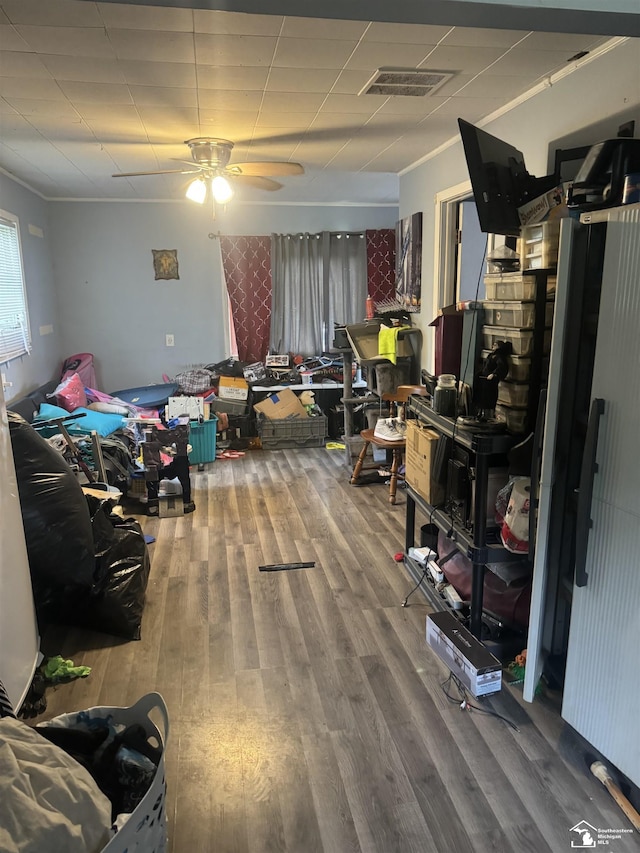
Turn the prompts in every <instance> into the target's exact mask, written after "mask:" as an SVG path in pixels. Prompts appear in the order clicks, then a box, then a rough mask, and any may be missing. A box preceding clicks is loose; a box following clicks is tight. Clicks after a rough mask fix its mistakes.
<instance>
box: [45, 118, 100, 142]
mask: <svg viewBox="0 0 640 853" xmlns="http://www.w3.org/2000/svg"><path fill="white" fill-rule="evenodd" d="M29 123H30V124H31V125H32V126H33V127H35V128H36V130H38V131H39V132H40V133H41V134H42V135H43V136H46V137H48V138H50V139H66V140H70V139H74V140H80V141H85V142H95V133H94V132H93V130H92V128H91V127H89V125H88V124H87V123H86V122H84V121H83V120H82V119H81V118H80V117H79V116H76V117H75V118H70V117H69V118H61V117H60V116H31V117H30V118H29Z"/></svg>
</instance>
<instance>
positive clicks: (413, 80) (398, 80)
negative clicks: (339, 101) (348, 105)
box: [358, 68, 453, 97]
mask: <svg viewBox="0 0 640 853" xmlns="http://www.w3.org/2000/svg"><path fill="white" fill-rule="evenodd" d="M452 77H453V74H452V73H451V72H448V71H430V70H428V69H426V68H425V69H423V68H379V69H378V70H377V71H376V73H375V74H374V75H373V77H372V78H371V79H370V80H369V81H368V83H367V84H366V86H365V87H364V88H363V89H362V90H361V91H360V92H358V94H359V95H402V96H404V97H423V96H424V95H433V93H434V92H435V91H436V90H437V89H439V88H440V86H442V85H443V84H444V83H446V82H447V80H450V79H451V78H452Z"/></svg>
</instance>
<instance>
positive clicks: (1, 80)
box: [0, 77, 65, 101]
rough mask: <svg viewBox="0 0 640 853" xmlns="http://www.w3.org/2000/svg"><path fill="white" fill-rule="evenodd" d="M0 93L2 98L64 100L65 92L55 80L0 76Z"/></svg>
mask: <svg viewBox="0 0 640 853" xmlns="http://www.w3.org/2000/svg"><path fill="white" fill-rule="evenodd" d="M0 95H2V96H3V97H4V98H10V99H14V98H33V99H35V100H44V99H45V98H46V99H48V100H52V101H64V99H65V94H64V92H62V91H61V89H60V86H59V85H58V84H57V83H56V81H55V80H52V79H51V78H49V79H48V80H42V79H40V80H30V79H29V78H28V77H0Z"/></svg>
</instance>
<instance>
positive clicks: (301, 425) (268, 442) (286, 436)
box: [258, 415, 327, 450]
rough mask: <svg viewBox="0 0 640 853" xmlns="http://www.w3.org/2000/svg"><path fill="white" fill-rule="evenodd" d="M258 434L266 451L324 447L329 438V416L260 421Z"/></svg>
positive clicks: (260, 419)
mask: <svg viewBox="0 0 640 853" xmlns="http://www.w3.org/2000/svg"><path fill="white" fill-rule="evenodd" d="M258 434H259V436H260V440H261V441H262V447H263V449H264V450H285V449H294V448H296V447H323V446H324V442H325V439H326V437H327V416H326V415H316V416H315V417H309V418H286V419H285V420H274V419H271V418H262V417H261V418H259V419H258Z"/></svg>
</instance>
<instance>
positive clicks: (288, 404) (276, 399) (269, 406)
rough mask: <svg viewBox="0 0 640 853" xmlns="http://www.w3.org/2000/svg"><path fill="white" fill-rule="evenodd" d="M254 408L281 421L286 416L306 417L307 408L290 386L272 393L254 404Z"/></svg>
mask: <svg viewBox="0 0 640 853" xmlns="http://www.w3.org/2000/svg"><path fill="white" fill-rule="evenodd" d="M253 408H254V410H255V411H256V412H258V413H259V414H261V415H264V416H265V418H269V419H270V420H277V421H283V420H286V419H287V418H308V417H309V415H308V414H307V410H306V409H305V407H304V406H303V405H302V403H301V402H300V400H299V399H298V397H297V396H296V395H295V394H294V393H293V391H292V390H291V389H290V388H285V389H284V390H283V391H278V393H277V394H272V395H271V396H270V397H267V398H266V400H262V402H260V403H256V404H255V405H254V407H253Z"/></svg>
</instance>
